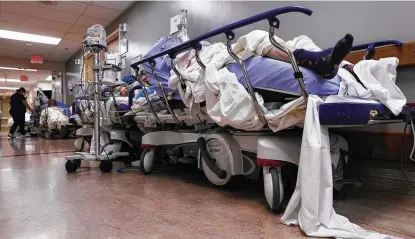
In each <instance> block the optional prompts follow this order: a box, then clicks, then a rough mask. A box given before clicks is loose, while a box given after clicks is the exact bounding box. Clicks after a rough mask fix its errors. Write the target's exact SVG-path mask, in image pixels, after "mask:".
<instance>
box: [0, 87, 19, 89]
mask: <svg viewBox="0 0 415 239" xmlns="http://www.w3.org/2000/svg"><path fill="white" fill-rule="evenodd" d="M17 89H18V88H17V87H0V90H17Z"/></svg>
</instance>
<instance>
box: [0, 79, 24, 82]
mask: <svg viewBox="0 0 415 239" xmlns="http://www.w3.org/2000/svg"><path fill="white" fill-rule="evenodd" d="M0 80H1V81H4V82H21V81H20V80H18V79H8V78H7V79H5V78H3V79H0Z"/></svg>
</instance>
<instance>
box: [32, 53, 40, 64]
mask: <svg viewBox="0 0 415 239" xmlns="http://www.w3.org/2000/svg"><path fill="white" fill-rule="evenodd" d="M30 63H32V64H43V57H42V56H40V55H32V57H31V58H30Z"/></svg>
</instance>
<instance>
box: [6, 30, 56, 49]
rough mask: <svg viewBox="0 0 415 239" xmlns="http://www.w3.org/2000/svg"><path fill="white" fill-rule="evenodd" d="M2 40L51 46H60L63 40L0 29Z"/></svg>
mask: <svg viewBox="0 0 415 239" xmlns="http://www.w3.org/2000/svg"><path fill="white" fill-rule="evenodd" d="M0 38H4V39H10V40H18V41H27V42H36V43H44V44H51V45H58V44H59V42H60V41H61V40H62V39H61V38H56V37H48V36H42V35H36V34H29V33H23V32H14V31H7V30H1V29H0Z"/></svg>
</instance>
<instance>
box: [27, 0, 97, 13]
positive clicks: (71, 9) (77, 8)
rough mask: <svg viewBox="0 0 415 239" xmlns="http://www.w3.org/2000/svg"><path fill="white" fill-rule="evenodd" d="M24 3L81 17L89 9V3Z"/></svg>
mask: <svg viewBox="0 0 415 239" xmlns="http://www.w3.org/2000/svg"><path fill="white" fill-rule="evenodd" d="M24 3H27V4H30V5H33V6H38V7H42V8H48V9H54V10H58V11H62V12H68V13H73V14H77V15H81V14H82V12H83V11H84V10H85V9H86V8H87V7H88V4H89V2H87V3H83V2H76V1H54V3H56V4H55V5H50V4H43V3H40V2H35V1H25V2H24Z"/></svg>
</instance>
